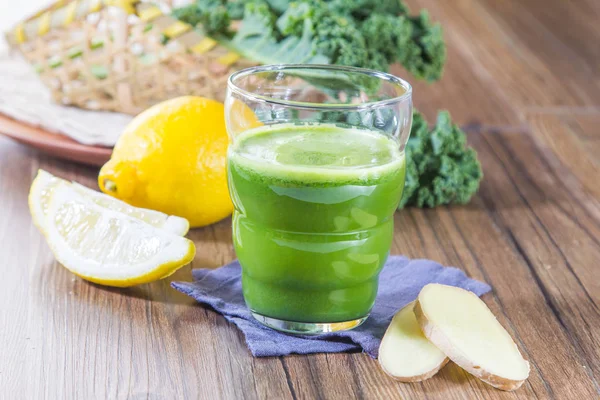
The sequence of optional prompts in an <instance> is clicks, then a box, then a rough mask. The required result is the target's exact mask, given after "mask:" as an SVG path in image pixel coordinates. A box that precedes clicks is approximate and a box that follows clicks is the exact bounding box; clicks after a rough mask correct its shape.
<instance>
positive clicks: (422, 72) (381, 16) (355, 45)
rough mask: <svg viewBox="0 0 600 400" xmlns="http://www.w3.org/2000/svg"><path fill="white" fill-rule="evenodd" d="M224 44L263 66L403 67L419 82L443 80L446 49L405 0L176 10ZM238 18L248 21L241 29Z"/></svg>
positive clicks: (220, 0)
mask: <svg viewBox="0 0 600 400" xmlns="http://www.w3.org/2000/svg"><path fill="white" fill-rule="evenodd" d="M173 15H174V16H175V17H177V18H179V19H180V20H182V21H185V22H187V23H190V24H192V25H194V26H202V28H203V29H204V30H205V31H206V32H207V33H208V34H210V35H211V36H213V37H214V38H215V39H217V40H218V41H219V42H220V43H221V44H222V45H224V46H226V47H229V48H231V49H232V50H235V51H237V52H239V53H240V54H242V55H243V56H244V57H246V58H249V59H251V60H253V61H257V62H259V63H262V64H278V63H290V62H292V60H294V62H303V63H326V64H340V65H348V66H355V67H364V68H371V69H376V70H380V71H388V70H389V66H390V65H391V64H393V63H396V62H399V63H401V64H402V65H403V66H404V67H405V68H406V69H407V70H408V71H409V72H411V73H412V74H413V75H414V76H416V77H417V78H422V79H425V80H427V81H435V80H437V79H439V78H440V77H441V74H442V70H443V66H444V62H445V60H446V47H445V43H444V40H443V37H442V31H441V28H440V26H439V25H437V24H433V23H432V22H431V21H430V19H429V17H428V15H427V13H421V14H420V15H417V16H410V15H408V8H407V7H406V6H405V5H404V3H402V2H401V1H399V0H380V1H378V0H295V1H289V0H235V1H225V0H197V2H196V3H194V4H191V5H188V6H186V7H183V8H179V9H176V10H174V12H173ZM232 20H240V22H241V27H240V28H239V30H238V31H237V32H234V31H232V30H231V29H230V26H231V21H232Z"/></svg>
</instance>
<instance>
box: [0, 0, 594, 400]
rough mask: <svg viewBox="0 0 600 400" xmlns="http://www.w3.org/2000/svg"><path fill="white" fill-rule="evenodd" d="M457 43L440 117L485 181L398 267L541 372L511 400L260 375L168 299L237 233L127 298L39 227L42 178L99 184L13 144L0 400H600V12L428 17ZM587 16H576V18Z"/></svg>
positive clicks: (363, 375)
mask: <svg viewBox="0 0 600 400" xmlns="http://www.w3.org/2000/svg"><path fill="white" fill-rule="evenodd" d="M411 3H412V5H413V9H416V8H417V7H427V8H428V9H429V10H430V13H431V14H432V16H433V17H434V19H436V20H438V21H440V22H441V23H442V25H443V26H444V28H445V36H446V39H447V41H448V46H449V54H448V57H449V61H448V64H447V68H446V74H445V76H444V78H443V80H442V81H441V82H438V83H435V84H433V85H427V84H424V83H417V84H416V85H415V102H416V105H417V107H418V108H420V109H421V110H422V111H424V112H425V113H426V114H427V115H428V117H430V118H433V117H434V116H435V112H436V110H437V109H440V108H447V109H449V110H450V111H451V112H452V115H453V117H454V118H455V119H456V121H458V122H459V123H460V124H462V125H463V126H464V127H466V129H467V130H468V131H469V140H470V143H471V144H472V145H473V146H474V147H475V148H476V149H477V151H478V152H479V156H480V159H481V162H482V164H483V169H484V173H485V179H484V180H483V183H482V186H481V190H480V192H479V195H478V196H477V197H476V198H475V199H474V200H473V201H472V203H471V204H470V205H468V206H465V207H447V208H446V207H442V208H438V209H434V210H417V209H412V210H406V211H403V212H399V213H397V215H396V235H395V238H394V246H393V250H392V251H393V252H394V253H402V254H406V255H408V256H411V257H427V258H431V259H434V260H438V261H440V262H442V263H445V264H447V265H455V266H458V267H460V268H462V269H464V270H465V271H466V272H467V273H468V274H469V275H470V276H472V277H474V278H477V279H481V280H484V281H486V282H488V283H489V284H491V285H492V287H493V288H494V290H493V293H491V294H488V295H486V296H485V297H484V299H485V301H486V302H487V303H488V304H489V306H490V307H491V308H492V310H493V311H494V312H495V313H496V315H497V316H498V318H499V319H500V321H501V322H502V324H503V325H504V326H505V327H506V328H507V329H508V330H509V331H510V333H511V334H512V335H513V337H514V338H515V339H516V341H517V343H518V345H519V347H520V348H521V350H522V351H523V353H524V355H525V357H526V358H528V359H529V360H530V361H531V376H530V378H529V380H528V381H527V382H526V383H525V384H524V385H523V387H522V388H521V389H519V390H518V391H516V392H513V393H504V392H500V391H498V390H495V389H493V388H490V387H489V386H486V385H485V384H483V383H482V382H480V381H479V380H477V379H474V378H473V377H471V376H470V375H468V374H467V373H465V372H463V371H462V370H461V369H459V368H458V367H456V366H455V365H452V364H449V365H448V366H447V367H446V368H444V369H443V370H442V371H441V372H440V373H439V374H438V375H437V376H435V377H434V378H432V379H430V380H427V381H425V382H422V383H416V384H399V383H396V382H394V381H393V380H391V379H389V378H388V377H387V376H385V375H384V374H383V373H382V372H381V371H380V370H379V368H378V365H377V362H376V361H375V360H372V359H370V358H369V357H368V356H366V355H363V354H332V355H325V354H320V355H311V356H291V357H283V358H263V359H255V358H252V357H251V356H250V354H249V352H248V350H247V349H246V347H245V345H244V340H243V337H242V335H241V334H240V333H239V332H238V331H237V329H236V328H235V327H233V326H232V325H230V324H229V323H227V322H226V321H225V319H224V318H223V317H221V316H220V315H218V314H216V313H214V312H212V311H210V310H207V309H204V308H202V307H200V306H198V305H197V304H195V303H194V301H193V300H191V299H189V298H187V297H186V296H184V295H182V294H179V293H178V292H176V291H174V290H172V289H171V288H170V287H169V281H171V280H190V279H191V276H190V270H191V268H199V267H216V266H218V265H221V264H223V263H225V262H227V261H230V260H231V259H233V258H234V253H233V249H232V245H231V239H230V221H229V220H226V221H223V222H221V223H218V224H216V225H214V226H211V227H208V228H205V229H199V230H195V231H193V232H192V233H191V234H190V237H191V238H192V239H193V240H194V241H195V242H196V245H197V247H198V256H197V258H196V259H195V260H194V262H193V263H192V265H191V266H190V267H186V268H184V269H183V270H181V271H180V272H178V273H177V274H176V275H174V276H173V277H171V278H170V279H169V280H165V281H160V282H156V283H153V284H149V285H144V286H141V287H136V288H131V289H125V290H119V289H110V288H103V287H100V286H96V285H93V284H89V283H86V282H84V281H82V280H80V279H78V278H75V277H74V276H73V275H71V274H70V273H69V272H68V271H67V270H65V269H64V268H62V267H61V266H60V265H58V264H57V263H56V261H55V260H54V258H53V257H52V254H51V253H50V251H49V249H48V247H47V245H46V243H45V241H44V239H43V238H42V236H41V235H40V234H39V233H38V231H37V230H36V229H35V228H34V226H33V225H32V223H31V219H30V217H29V211H28V208H27V192H28V189H29V185H30V183H31V180H32V178H33V176H34V175H35V173H36V170H37V169H38V168H44V169H47V170H48V171H50V172H52V173H55V174H57V175H60V176H63V177H68V178H72V179H75V180H77V181H79V182H82V183H84V184H87V185H89V186H94V181H95V176H96V174H97V172H98V171H97V170H96V169H93V168H86V167H82V166H78V165H75V164H70V163H66V162H62V161H59V160H56V159H53V158H50V157H48V156H45V155H43V154H39V153H36V152H34V151H32V150H29V149H27V148H25V147H22V146H20V145H17V144H15V143H13V142H11V141H9V140H8V139H3V138H0V264H1V265H2V278H1V279H0V391H1V392H2V394H1V395H0V397H1V398H10V399H21V398H22V399H37V398H50V399H63V398H75V399H88V398H111V399H113V398H119V399H125V398H133V399H142V398H149V399H170V398H177V399H182V398H206V399H221V398H223V399H238V398H248V399H254V398H271V399H280V398H281V399H296V398H298V399H305V398H306V399H313V398H324V399H351V398H371V399H392V398H410V399H413V398H414V399H418V398H427V399H474V398H479V399H496V398H498V399H500V398H540V399H549V398H556V399H592V398H598V397H599V396H600V395H599V384H598V380H599V379H600V309H599V304H600V269H599V268H600V267H599V265H598V262H599V261H600V185H598V182H599V172H600V156H599V155H598V154H600V133H599V132H600V131H599V130H598V128H597V126H599V125H600V72H599V71H600V46H598V43H599V42H600V25H599V24H598V21H600V4H599V3H598V1H597V0H578V1H577V2H563V1H560V0H552V1H542V0H523V1H519V2H517V1H512V2H510V1H499V0H470V1H469V0H455V1H441V0H437V1H436V0H419V1H416V0H415V1H411ZM575 3H576V5H575Z"/></svg>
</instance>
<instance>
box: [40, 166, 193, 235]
mask: <svg viewBox="0 0 600 400" xmlns="http://www.w3.org/2000/svg"><path fill="white" fill-rule="evenodd" d="M59 183H63V184H67V185H71V186H72V187H73V188H74V189H75V190H76V191H77V192H79V193H80V194H81V195H83V196H85V197H86V198H88V199H89V200H91V201H93V202H94V203H96V204H97V205H99V206H102V207H104V208H108V209H110V210H113V211H118V212H120V213H123V214H126V215H129V216H130V217H133V218H137V219H139V220H141V221H144V222H146V223H148V224H150V225H152V226H154V227H156V228H161V229H164V230H166V231H169V232H172V233H174V234H176V235H179V236H185V235H186V234H187V232H188V230H189V228H190V224H189V222H188V221H187V220H186V219H185V218H181V217H176V216H173V215H167V214H164V213H162V212H159V211H154V210H148V209H145V208H137V207H133V206H130V205H129V204H127V203H125V202H124V201H121V200H118V199H115V198H114V197H110V196H108V195H105V194H103V193H100V192H96V191H94V190H91V189H88V188H86V187H85V186H82V185H79V184H77V183H70V182H67V181H65V180H63V179H60V178H57V177H55V176H54V175H52V174H50V173H48V172H46V171H44V170H39V171H38V174H37V176H36V178H35V179H34V181H33V183H32V184H31V190H30V191H29V209H30V212H31V217H32V218H33V223H34V224H35V225H36V226H37V227H38V229H39V230H40V231H41V232H42V233H44V234H45V232H46V228H45V226H46V214H47V210H48V204H49V203H48V199H49V198H50V196H51V195H52V192H53V191H54V188H55V187H56V185H58V184H59Z"/></svg>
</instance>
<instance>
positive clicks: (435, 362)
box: [379, 302, 448, 382]
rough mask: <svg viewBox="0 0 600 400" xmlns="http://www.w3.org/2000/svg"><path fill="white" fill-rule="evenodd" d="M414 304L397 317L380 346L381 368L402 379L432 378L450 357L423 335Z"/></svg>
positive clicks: (399, 379)
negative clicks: (414, 310) (414, 311)
mask: <svg viewBox="0 0 600 400" xmlns="http://www.w3.org/2000/svg"><path fill="white" fill-rule="evenodd" d="M413 306H414V302H412V303H410V304H408V305H407V306H405V307H404V308H403V309H402V310H400V311H399V312H398V313H397V314H396V315H395V316H394V318H393V319H392V322H391V323H390V326H389V327H388V329H387V331H386V332H385V335H384V336H383V340H382V341H381V345H380V346H379V364H380V365H381V368H382V369H383V371H384V372H385V373H386V374H388V375H389V376H391V377H392V378H394V379H396V380H398V381H401V382H420V381H423V380H425V379H428V378H431V377H432V376H433V375H435V374H436V373H437V372H438V371H439V370H440V369H441V368H442V367H443V366H444V365H446V363H447V362H448V357H446V355H445V354H444V353H442V352H441V351H440V350H439V349H438V348H437V347H435V346H434V345H433V344H432V343H431V342H430V341H429V340H427V338H426V337H425V336H424V335H423V332H422V331H421V328H420V327H419V324H418V323H417V319H416V317H415V315H414V313H413Z"/></svg>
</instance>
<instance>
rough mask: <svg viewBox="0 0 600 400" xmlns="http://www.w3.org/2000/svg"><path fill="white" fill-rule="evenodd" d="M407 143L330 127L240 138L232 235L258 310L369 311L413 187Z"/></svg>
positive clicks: (287, 127) (329, 316)
mask: <svg viewBox="0 0 600 400" xmlns="http://www.w3.org/2000/svg"><path fill="white" fill-rule="evenodd" d="M398 147H399V146H398V143H397V142H396V141H395V140H394V139H392V138H388V137H387V136H384V135H382V134H380V133H377V132H373V131H369V130H361V129H345V128H342V127H338V126H335V125H328V124H327V125H326V124H321V125H293V124H282V125H277V126H274V127H263V128H259V129H254V130H252V131H248V132H245V133H243V134H242V135H241V136H239V137H238V138H237V140H236V142H235V143H234V144H233V145H232V146H231V147H230V150H229V157H228V158H229V163H228V173H229V186H230V193H231V197H232V200H233V202H234V205H235V212H234V218H233V239H234V245H235V249H236V252H237V255H238V258H239V260H240V263H241V265H242V271H243V277H242V278H243V279H242V282H243V290H244V297H245V299H246V302H247V303H248V306H249V307H250V308H251V309H252V310H253V311H254V312H256V313H258V314H261V315H264V316H268V317H271V318H277V319H283V320H288V321H298V322H342V321H350V320H353V319H357V318H361V317H364V316H365V315H367V314H368V312H369V311H370V309H371V307H372V306H373V301H374V299H375V295H376V293H377V276H378V273H379V271H380V270H381V267H382V266H383V263H384V262H385V259H386V257H387V254H388V252H389V248H390V244H391V240H392V232H393V218H392V216H393V213H394V211H395V209H396V207H397V206H398V203H399V201H400V197H401V195H402V188H403V184H404V173H405V171H404V168H405V161H404V155H403V153H401V152H400V151H399V149H398Z"/></svg>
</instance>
